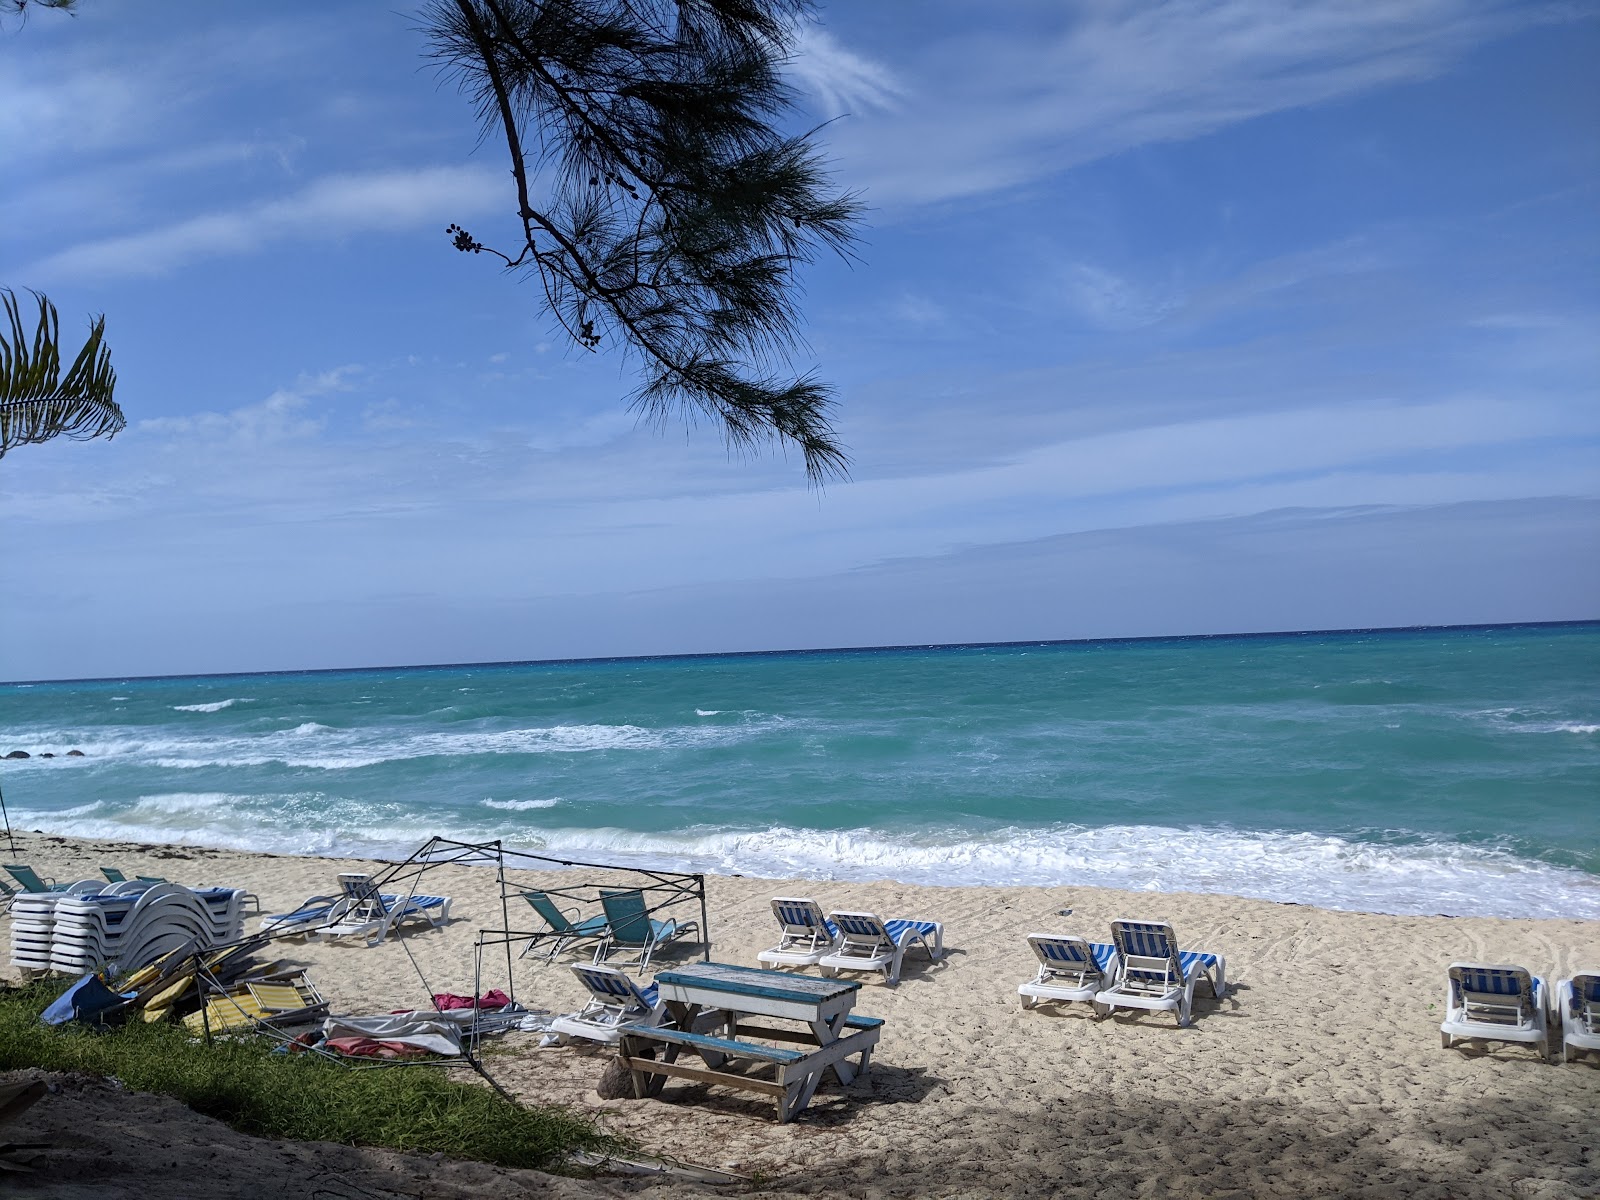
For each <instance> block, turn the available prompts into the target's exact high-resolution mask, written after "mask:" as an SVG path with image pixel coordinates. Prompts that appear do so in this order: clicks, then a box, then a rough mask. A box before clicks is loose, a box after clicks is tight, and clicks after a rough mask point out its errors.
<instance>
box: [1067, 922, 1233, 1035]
mask: <svg viewBox="0 0 1600 1200" xmlns="http://www.w3.org/2000/svg"><path fill="white" fill-rule="evenodd" d="M1111 942H1112V945H1114V946H1115V947H1116V951H1117V962H1116V969H1115V970H1114V971H1113V972H1112V978H1111V986H1110V987H1108V988H1104V989H1102V990H1101V991H1100V992H1099V993H1098V994H1097V995H1096V996H1095V998H1094V1003H1095V1007H1096V1008H1098V1009H1101V1010H1102V1011H1104V1012H1107V1013H1113V1012H1115V1011H1116V1010H1117V1009H1119V1008H1142V1009H1145V1010H1146V1011H1149V1012H1171V1013H1173V1014H1174V1015H1176V1016H1177V1018H1178V1026H1179V1028H1182V1027H1183V1026H1185V1025H1187V1024H1189V1018H1190V1016H1191V1015H1192V1013H1193V1011H1194V990H1195V985H1196V984H1197V983H1198V982H1199V981H1200V980H1202V979H1204V980H1205V981H1206V985H1207V986H1208V987H1209V988H1210V989H1211V994H1212V995H1213V996H1215V997H1217V998H1218V999H1221V998H1222V996H1223V994H1224V993H1225V992H1226V991H1227V990H1228V973H1227V971H1228V969H1227V961H1226V960H1225V959H1224V958H1223V956H1222V955H1220V954H1210V953H1206V952H1204V951H1196V950H1179V949H1178V936H1177V934H1175V933H1173V932H1172V926H1171V925H1168V924H1167V923H1166V922H1165V921H1127V920H1117V921H1113V922H1111Z"/></svg>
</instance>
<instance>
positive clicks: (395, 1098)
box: [0, 979, 625, 1170]
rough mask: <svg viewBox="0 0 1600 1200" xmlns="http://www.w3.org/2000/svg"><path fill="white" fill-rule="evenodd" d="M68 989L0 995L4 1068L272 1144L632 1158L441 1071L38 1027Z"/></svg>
mask: <svg viewBox="0 0 1600 1200" xmlns="http://www.w3.org/2000/svg"><path fill="white" fill-rule="evenodd" d="M65 987H66V981H65V980H64V979H49V980H43V981H40V982H38V983H35V984H32V985H30V986H28V987H25V988H17V989H11V990H7V991H4V992H0V1070H16V1069H18V1068H25V1067H38V1068H42V1069H44V1070H46V1071H83V1072H88V1073H90V1074H94V1075H109V1076H114V1077H115V1078H116V1079H118V1080H120V1081H121V1082H122V1083H123V1084H124V1085H125V1086H126V1087H128V1088H131V1089H133V1090H134V1091H140V1092H157V1093H160V1094H162V1095H166V1096H174V1097H176V1098H177V1099H179V1100H181V1101H182V1102H183V1103H185V1104H187V1105H188V1106H189V1107H190V1108H192V1109H194V1110H195V1111H196V1112H199V1113H204V1114H206V1115H207V1116H211V1117H215V1118H217V1119H218V1120H220V1121H225V1122H227V1124H229V1125H231V1126H233V1127H234V1128H235V1129H237V1130H240V1131H241V1132H243V1133H249V1134H254V1135H256V1136H258V1137H267V1138H293V1139H298V1140H304V1141H329V1142H342V1143H345V1144H346V1145H359V1146H388V1147H391V1148H393V1149H396V1150H408V1151H414V1152H418V1153H424V1154H432V1153H436V1152H441V1151H442V1152H443V1153H445V1154H447V1155H450V1156H451V1157H455V1158H471V1159H477V1160H479V1161H481V1162H489V1163H495V1164H497V1165H500V1166H506V1167H538V1168H543V1169H546V1170H549V1169H552V1168H559V1167H560V1166H561V1164H562V1161H563V1160H564V1158H565V1157H566V1155H567V1154H569V1153H571V1152H573V1151H578V1150H588V1151H593V1152H596V1153H600V1154H605V1153H614V1152H618V1151H621V1150H623V1149H625V1147H624V1146H623V1145H622V1143H621V1142H620V1141H619V1140H618V1139H616V1138H613V1137H609V1136H607V1135H605V1134H602V1133H601V1132H600V1131H599V1130H598V1129H596V1128H595V1126H594V1125H592V1124H591V1123H590V1122H589V1121H587V1120H585V1119H584V1118H583V1117H582V1116H580V1115H578V1114H577V1113H574V1112H571V1111H569V1110H567V1109H564V1108H554V1107H547V1108H532V1107H529V1108H525V1107H521V1106H519V1105H516V1104H512V1103H510V1102H509V1101H507V1100H505V1099H504V1098H503V1097H501V1096H500V1095H498V1094H497V1093H495V1092H494V1091H493V1090H492V1089H490V1088H488V1087H483V1086H478V1085H477V1084H466V1083H460V1082H457V1081H455V1080H452V1079H450V1078H448V1077H447V1076H446V1074H445V1072H444V1070H443V1069H442V1068H438V1067H399V1068H395V1069H392V1070H351V1069H350V1068H348V1067H344V1066H341V1065H339V1064H338V1063H331V1062H327V1061H326V1060H322V1059H319V1058H317V1057H315V1056H309V1055H296V1056H293V1057H290V1056H285V1055H274V1054H270V1053H269V1050H270V1049H271V1046H272V1043H271V1042H270V1041H269V1040H268V1039H266V1038H241V1039H219V1040H217V1041H216V1042H214V1043H212V1044H211V1045H206V1044H205V1043H203V1042H198V1041H193V1040H191V1039H190V1038H188V1037H187V1036H186V1035H185V1034H184V1031H183V1030H182V1029H180V1028H178V1027H177V1026H174V1025H166V1024H156V1025H146V1024H144V1023H143V1021H141V1020H139V1018H138V1017H137V1016H135V1018H134V1021H133V1022H132V1023H130V1024H128V1025H125V1026H123V1027H121V1028H118V1029H112V1030H106V1031H97V1030H92V1029H88V1028H85V1027H84V1026H82V1025H79V1024H77V1023H76V1022H68V1023H67V1024H66V1025H64V1026H57V1027H51V1026H47V1025H42V1024H40V1023H39V1013H40V1012H41V1011H42V1010H43V1009H44V1007H45V1005H47V1004H48V1003H50V1001H51V1000H53V999H55V997H56V996H57V995H58V994H60V992H61V991H62V990H64V988H65Z"/></svg>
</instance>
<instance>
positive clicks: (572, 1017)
mask: <svg viewBox="0 0 1600 1200" xmlns="http://www.w3.org/2000/svg"><path fill="white" fill-rule="evenodd" d="M572 973H573V974H574V975H576V976H577V977H578V978H579V980H581V981H582V983H583V986H584V987H586V988H588V989H589V1003H588V1004H586V1005H584V1006H583V1008H581V1009H579V1010H578V1011H577V1012H575V1013H567V1014H566V1015H565V1016H560V1017H557V1018H556V1019H555V1020H554V1021H551V1022H550V1032H551V1033H553V1034H555V1035H556V1036H557V1037H559V1038H560V1039H561V1041H562V1042H568V1041H570V1040H571V1039H573V1038H575V1037H581V1038H588V1039H589V1040H590V1041H592V1042H604V1043H606V1045H608V1046H615V1045H616V1044H617V1043H618V1042H619V1041H621V1040H622V1028H623V1026H625V1025H640V1026H643V1027H644V1028H646V1029H655V1028H657V1027H658V1026H659V1025H661V1023H662V1022H663V1021H664V1020H665V1019H666V1013H667V1005H666V1002H665V1001H663V1000H662V999H661V997H660V995H659V990H658V989H657V987H656V985H655V984H653V983H652V984H651V985H650V986H649V987H647V988H641V987H640V986H639V985H638V984H636V983H635V982H634V981H633V980H631V979H629V978H628V977H627V976H626V975H624V974H623V973H622V972H621V971H619V970H617V968H615V967H607V966H592V965H590V964H588V963H573V964H572Z"/></svg>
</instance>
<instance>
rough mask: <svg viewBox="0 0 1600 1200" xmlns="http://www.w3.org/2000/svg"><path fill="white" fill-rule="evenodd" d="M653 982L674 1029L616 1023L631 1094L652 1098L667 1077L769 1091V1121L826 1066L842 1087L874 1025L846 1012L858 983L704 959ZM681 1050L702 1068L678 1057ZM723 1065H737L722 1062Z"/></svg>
mask: <svg viewBox="0 0 1600 1200" xmlns="http://www.w3.org/2000/svg"><path fill="white" fill-rule="evenodd" d="M656 986H657V987H659V988H660V989H661V998H662V999H663V1000H664V1001H665V1002H666V1005H667V1011H668V1013H669V1014H670V1015H671V1017H672V1019H673V1025H674V1027H673V1028H646V1027H644V1026H640V1025H628V1026H624V1027H623V1030H622V1038H621V1042H620V1045H619V1047H618V1049H619V1052H620V1054H621V1055H622V1060H623V1062H624V1064H625V1065H626V1066H627V1068H628V1071H629V1073H630V1075H631V1077H632V1080H633V1092H634V1095H635V1096H637V1097H640V1098H644V1097H646V1096H657V1095H660V1094H661V1089H662V1088H663V1087H664V1086H665V1085H666V1081H667V1078H668V1077H669V1076H670V1077H672V1078H674V1079H692V1080H696V1081H698V1082H700V1083H720V1084H724V1085H726V1086H728V1087H733V1088H740V1089H743V1090H744V1091H749V1092H756V1093H758V1094H760V1095H763V1096H768V1097H770V1098H771V1099H772V1100H773V1101H774V1103H775V1104H776V1107H777V1114H778V1121H779V1122H780V1123H782V1122H786V1121H792V1120H793V1119H794V1118H795V1117H796V1116H797V1115H798V1114H799V1113H800V1112H801V1111H802V1110H803V1109H804V1108H805V1106H806V1105H807V1104H809V1103H810V1102H811V1097H812V1096H813V1095H815V1094H816V1090H817V1085H818V1084H819V1083H821V1082H822V1077H823V1075H824V1074H826V1073H827V1072H828V1071H832V1072H833V1073H834V1075H835V1076H837V1078H838V1080H839V1082H840V1083H843V1084H848V1083H849V1082H850V1081H851V1080H853V1079H854V1078H855V1077H856V1075H857V1074H858V1073H859V1072H861V1071H865V1070H866V1069H867V1064H868V1062H869V1061H870V1060H871V1058H872V1048H873V1047H874V1046H876V1045H877V1044H878V1034H879V1032H880V1030H881V1029H882V1027H883V1021H882V1020H881V1019H880V1018H877V1017H861V1016H855V1015H853V1014H852V1013H851V1012H850V1010H851V1008H853V1007H854V1006H855V1002H856V993H857V992H858V991H859V990H860V988H861V984H860V983H858V982H854V981H847V980H842V979H814V978H811V977H810V976H806V975H788V974H785V973H784V972H782V971H763V970H759V969H757V968H754V967H738V966H733V965H731V964H729V963H714V962H707V963H689V964H687V965H685V966H682V967H676V968H674V969H673V970H670V971H662V972H660V973H659V974H657V975H656ZM748 1017H761V1018H767V1020H768V1021H769V1022H770V1021H772V1020H782V1021H791V1022H797V1023H799V1024H802V1025H804V1026H805V1028H803V1029H800V1028H794V1027H793V1026H774V1025H772V1024H770V1023H766V1024H759V1025H757V1024H752V1023H750V1022H749V1021H747V1020H746V1018H748ZM754 1039H762V1040H759V1041H758V1040H754ZM769 1042H785V1043H792V1044H800V1045H804V1046H813V1047H815V1049H807V1050H795V1049H789V1048H788V1047H787V1046H772V1045H768V1044H767V1043H769ZM685 1050H691V1051H693V1052H694V1053H695V1054H696V1055H698V1056H699V1058H700V1061H701V1062H702V1063H703V1064H704V1065H703V1066H694V1065H691V1064H689V1063H683V1062H680V1061H678V1060H679V1058H680V1056H681V1055H682V1053H683V1052H684V1051H685ZM857 1055H859V1056H860V1057H859V1059H858V1060H857V1061H856V1062H854V1063H852V1062H851V1061H850V1060H851V1059H852V1058H855V1057H856V1056H857ZM730 1064H737V1066H738V1070H730V1069H727V1068H728V1067H729V1065H730ZM740 1071H748V1072H750V1073H748V1074H744V1073H740Z"/></svg>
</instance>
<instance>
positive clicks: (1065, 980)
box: [1017, 933, 1117, 1014]
mask: <svg viewBox="0 0 1600 1200" xmlns="http://www.w3.org/2000/svg"><path fill="white" fill-rule="evenodd" d="M1028 945H1029V947H1030V948H1032V950H1033V955H1034V957H1035V958H1037V959H1038V960H1039V970H1038V971H1037V972H1036V973H1035V974H1034V977H1033V978H1032V979H1030V980H1028V981H1027V982H1026V983H1023V984H1021V985H1020V986H1019V987H1018V988H1017V994H1018V995H1019V996H1021V997H1022V1007H1023V1008H1032V1007H1033V1006H1034V1005H1035V1004H1038V1003H1040V1002H1041V1001H1049V1000H1059V1001H1062V1002H1070V1001H1074V1000H1081V1001H1084V1002H1085V1003H1089V1004H1093V1003H1094V998H1095V997H1096V996H1097V995H1099V994H1100V992H1102V991H1104V990H1105V989H1107V988H1109V987H1110V986H1111V984H1112V979H1113V977H1114V975H1115V973H1116V962H1117V948H1116V947H1115V946H1108V945H1106V944H1105V943H1104V942H1089V941H1085V940H1084V939H1083V938H1081V937H1073V936H1071V935H1070V934H1058V933H1030V934H1029V935H1028ZM1096 1012H1097V1014H1098V1010H1096Z"/></svg>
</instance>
